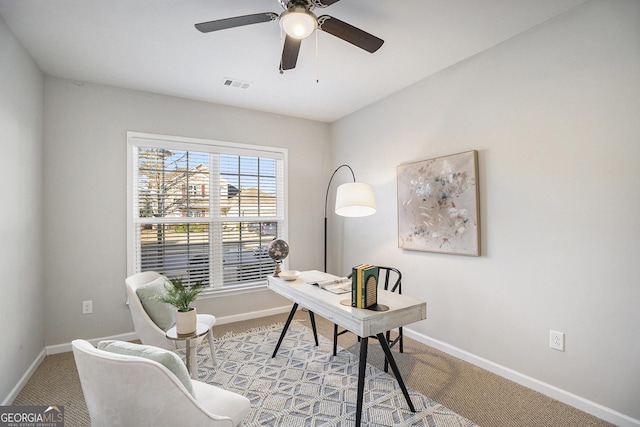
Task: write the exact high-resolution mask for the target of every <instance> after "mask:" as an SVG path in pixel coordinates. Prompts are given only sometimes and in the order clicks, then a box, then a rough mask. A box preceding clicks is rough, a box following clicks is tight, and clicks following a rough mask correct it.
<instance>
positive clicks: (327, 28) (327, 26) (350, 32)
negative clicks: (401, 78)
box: [318, 15, 384, 53]
mask: <svg viewBox="0 0 640 427" xmlns="http://www.w3.org/2000/svg"><path fill="white" fill-rule="evenodd" d="M318 28H320V29H321V30H322V31H324V32H326V33H329V34H331V35H334V36H336V37H338V38H340V39H342V40H344V41H346V42H349V43H351V44H352V45H354V46H358V47H359V48H361V49H364V50H366V51H367V52H370V53H373V52H375V51H377V50H378V49H380V47H381V46H382V44H383V43H384V40H382V39H380V38H378V37H376V36H374V35H373V34H369V33H367V32H366V31H363V30H361V29H360V28H356V27H354V26H353V25H351V24H347V23H346V22H344V21H341V20H339V19H336V18H334V17H332V16H329V15H323V16H321V17H319V18H318Z"/></svg>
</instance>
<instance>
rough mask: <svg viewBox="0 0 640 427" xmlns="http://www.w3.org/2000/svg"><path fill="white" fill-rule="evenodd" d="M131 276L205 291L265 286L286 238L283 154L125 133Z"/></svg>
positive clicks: (258, 149) (284, 166) (278, 150)
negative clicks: (277, 242) (158, 276)
mask: <svg viewBox="0 0 640 427" xmlns="http://www.w3.org/2000/svg"><path fill="white" fill-rule="evenodd" d="M127 143H128V169H129V173H128V187H129V194H128V211H129V214H128V259H129V262H128V268H129V274H133V273H136V272H141V271H148V270H153V271H157V272H159V273H162V274H164V275H166V276H168V277H180V278H182V279H183V281H185V282H186V283H197V282H203V283H205V284H206V285H207V286H209V288H210V290H211V291H215V290H222V289H224V290H229V289H238V288H246V287H252V286H256V285H259V286H261V285H264V284H266V276H267V275H269V274H272V273H273V271H274V268H275V264H274V261H273V260H272V259H271V258H270V257H269V256H268V252H267V248H268V245H269V243H270V242H271V241H272V240H273V239H275V238H276V237H277V238H283V239H286V230H287V226H286V212H285V206H286V203H285V196H286V185H285V179H284V177H285V170H286V160H287V151H286V149H281V148H270V147H263V146H253V145H244V144H235V143H227V142H220V141H211V140H201V139H193V138H181V137H169V136H162V135H152V134H143V133H138V132H128V134H127Z"/></svg>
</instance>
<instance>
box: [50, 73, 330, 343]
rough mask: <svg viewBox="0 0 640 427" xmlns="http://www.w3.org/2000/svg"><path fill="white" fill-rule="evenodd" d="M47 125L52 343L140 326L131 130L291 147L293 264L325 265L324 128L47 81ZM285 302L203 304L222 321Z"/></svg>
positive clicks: (249, 299)
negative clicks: (132, 238)
mask: <svg viewBox="0 0 640 427" xmlns="http://www.w3.org/2000/svg"><path fill="white" fill-rule="evenodd" d="M45 129H46V132H45V152H44V176H45V187H44V192H45V201H44V203H45V210H46V212H47V215H46V217H45V223H44V229H45V237H46V239H45V240H46V246H45V260H46V272H47V274H46V279H45V280H46V282H45V283H46V287H47V292H48V294H47V295H48V300H47V305H46V316H45V318H46V319H47V326H46V344H47V345H57V344H64V343H68V342H70V341H71V340H72V339H74V338H99V337H105V336H112V335H117V334H123V333H128V332H132V331H133V325H132V323H131V316H130V314H129V310H128V308H127V307H126V305H125V290H124V278H125V277H126V275H127V268H126V260H127V259H126V257H127V253H126V238H127V236H126V209H127V198H126V194H127V171H126V163H127V158H126V153H127V151H126V148H127V141H126V132H127V131H139V132H149V133H156V134H164V135H177V136H185V137H194V138H206V139H214V140H222V141H231V142H239V143H247V144H257V145H261V144H263V145H272V146H276V147H284V148H287V149H288V150H289V151H288V155H289V170H288V174H289V177H290V178H291V179H290V182H289V192H288V200H289V206H288V209H289V216H290V218H291V220H290V224H289V245H290V247H291V254H290V256H289V264H290V266H291V267H293V268H296V269H300V270H302V269H312V268H321V266H322V247H321V246H320V245H318V244H317V242H320V241H321V238H322V219H321V218H322V206H323V205H322V203H323V196H324V188H322V187H323V186H324V184H323V183H321V182H319V181H318V180H317V177H318V176H323V175H324V172H325V169H327V168H328V160H329V159H328V156H327V153H328V149H327V147H328V144H329V142H328V130H329V127H328V125H327V124H324V123H319V122H313V121H309V120H302V119H295V118H289V117H284V116H278V115H274V114H266V113H261V112H256V111H249V110H245V109H240V108H234V107H226V106H221V105H214V104H209V103H204V102H198V101H191V100H186V99H180V98H173V97H168V96H162V95H155V94H151V93H145V92H137V91H132V90H127V89H120V88H114V87H108V86H101V85H94V84H80V83H74V82H71V81H68V80H61V79H57V78H52V77H47V78H46V79H45ZM308 159H314V161H313V162H308ZM310 212H311V213H310ZM314 212H317V214H314ZM83 300H92V301H93V314H91V315H82V314H81V302H82V301H83ZM288 305H289V304H288V303H287V302H286V301H284V300H283V299H281V298H280V297H277V296H276V295H275V294H273V293H271V292H270V291H266V290H265V291H259V292H253V293H250V294H246V293H245V294H242V295H235V296H230V295H227V296H220V297H216V298H208V299H204V300H202V301H199V302H198V304H197V308H198V310H199V311H201V312H209V313H213V314H215V315H216V316H217V317H218V318H219V319H221V321H224V320H225V318H228V319H230V320H235V319H238V318H242V316H243V315H245V316H246V315H251V314H252V313H254V312H258V313H260V312H262V311H266V312H269V310H274V309H281V308H282V307H283V306H285V307H286V306H288Z"/></svg>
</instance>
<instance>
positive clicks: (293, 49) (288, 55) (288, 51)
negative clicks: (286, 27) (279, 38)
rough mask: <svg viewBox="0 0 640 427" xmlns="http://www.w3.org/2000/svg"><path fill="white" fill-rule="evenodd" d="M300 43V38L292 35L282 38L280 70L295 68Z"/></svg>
mask: <svg viewBox="0 0 640 427" xmlns="http://www.w3.org/2000/svg"><path fill="white" fill-rule="evenodd" d="M301 43H302V40H299V39H294V38H293V37H289V36H287V37H286V38H285V39H284V47H283V48H282V59H281V60H280V71H285V70H292V69H294V68H296V63H297V62H298V53H299V52H300V44H301Z"/></svg>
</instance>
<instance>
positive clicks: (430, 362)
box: [13, 310, 612, 427]
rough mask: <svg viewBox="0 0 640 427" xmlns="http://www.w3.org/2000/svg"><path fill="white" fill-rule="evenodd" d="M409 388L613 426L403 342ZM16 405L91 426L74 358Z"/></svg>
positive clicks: (520, 417) (519, 412) (506, 416)
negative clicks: (50, 409)
mask: <svg viewBox="0 0 640 427" xmlns="http://www.w3.org/2000/svg"><path fill="white" fill-rule="evenodd" d="M296 319H299V320H301V321H303V324H305V325H307V326H309V317H308V315H307V313H306V312H303V311H301V310H299V311H298V313H297V314H296ZM284 320H286V315H285V314H282V315H277V316H269V317H264V318H261V319H255V320H250V321H244V322H237V323H231V324H227V325H218V326H216V327H215V329H214V331H215V334H216V336H218V337H221V336H223V335H224V334H225V333H227V332H242V331H245V330H248V329H251V328H255V327H259V326H263V325H269V324H271V323H274V322H284ZM316 323H317V326H318V332H319V333H320V334H322V335H324V336H325V337H328V338H330V339H332V334H333V324H332V323H329V322H328V321H326V320H324V319H322V318H319V317H317V316H316ZM339 345H340V346H341V347H343V348H346V349H348V350H350V351H352V352H354V353H356V352H357V350H358V346H357V340H356V337H355V336H354V335H353V334H345V335H343V336H341V337H340V341H339ZM393 352H394V356H395V359H396V362H397V363H398V366H399V368H400V371H401V372H402V376H403V378H404V380H405V382H406V384H407V386H408V387H411V388H413V389H415V390H417V391H418V392H420V393H422V394H423V395H425V396H427V397H430V398H431V399H433V400H435V401H437V402H438V403H440V404H442V405H444V406H446V407H448V408H449V409H451V410H452V411H454V412H456V413H458V414H460V415H462V416H463V417H466V418H468V419H470V420H471V421H473V422H475V423H476V424H479V425H480V426H483V427H491V426H496V427H498V426H505V427H528V426H531V427H556V426H557V427H571V426H575V427H591V426H593V427H601V426H611V425H612V424H609V423H607V422H604V421H602V420H600V419H598V418H595V417H593V416H591V415H588V414H586V413H584V412H581V411H579V410H577V409H574V408H572V407H570V406H567V405H565V404H563V403H560V402H558V401H556V400H553V399H550V398H548V397H546V396H543V395H542V394H540V393H537V392H535V391H532V390H530V389H527V388H525V387H522V386H520V385H518V384H515V383H513V382H511V381H509V380H506V379H504V378H502V377H499V376H497V375H494V374H492V373H490V372H487V371H485V370H483V369H480V368H477V367H475V366H473V365H471V364H469V363H466V362H464V361H461V360H459V359H456V358H454V357H451V356H449V355H447V354H445V353H443V352H440V351H438V350H435V349H433V348H431V347H428V346H425V345H423V344H420V343H418V342H416V341H414V340H411V339H409V338H405V345H404V353H403V354H399V353H398V352H397V349H395V348H394V350H393ZM368 356H369V357H368V361H369V363H371V364H372V365H374V366H377V367H378V368H380V369H382V365H383V361H384V355H383V353H382V350H381V349H380V347H379V345H377V344H375V343H373V342H372V341H371V340H370V346H369V352H368ZM13 404H14V405H50V404H57V405H63V406H64V407H65V421H66V422H65V427H86V426H89V416H88V413H87V408H86V405H85V403H84V398H83V396H82V389H81V387H80V382H79V380H78V374H77V371H76V368H75V362H74V360H73V355H72V354H71V353H62V354H56V355H52V356H47V357H46V358H45V360H44V362H43V363H42V364H41V365H40V367H39V368H38V369H37V370H36V372H35V374H34V375H33V377H32V378H31V379H30V380H29V382H28V383H27V385H26V386H25V387H24V389H23V390H22V391H21V392H20V394H19V395H18V397H17V398H16V400H15V401H14V403H13Z"/></svg>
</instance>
